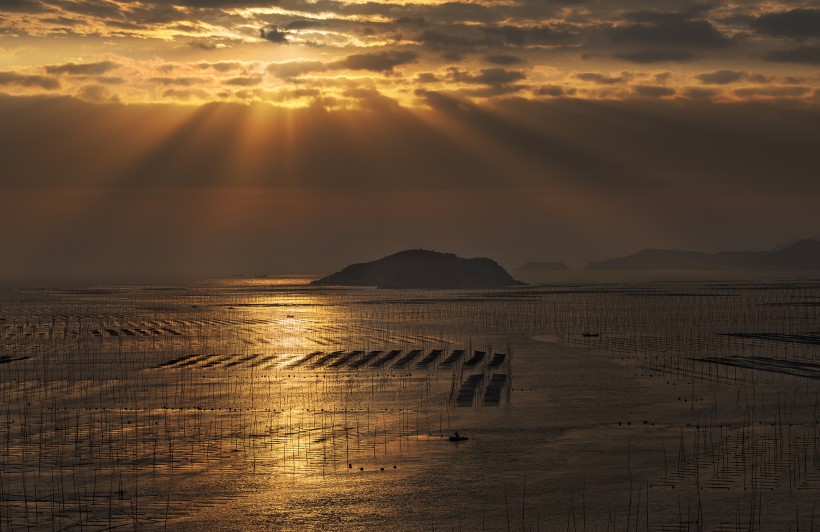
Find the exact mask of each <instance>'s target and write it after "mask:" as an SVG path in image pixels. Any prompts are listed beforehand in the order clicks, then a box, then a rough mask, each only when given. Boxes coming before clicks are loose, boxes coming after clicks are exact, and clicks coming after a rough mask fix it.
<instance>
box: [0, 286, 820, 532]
mask: <svg viewBox="0 0 820 532" xmlns="http://www.w3.org/2000/svg"><path fill="white" fill-rule="evenodd" d="M544 281H545V280H544V279H542V280H541V282H539V283H535V284H532V285H529V286H525V287H520V288H518V287H517V288H514V289H505V290H482V291H384V290H376V289H349V288H338V289H333V288H315V287H311V286H308V285H306V284H304V281H302V280H293V279H281V280H277V279H267V280H257V281H251V280H231V281H214V282H208V283H198V284H189V285H177V286H105V287H93V288H82V289H76V288H74V289H25V290H22V289H20V290H16V289H5V290H2V291H0V303H2V306H0V394H1V395H2V398H3V401H2V407H1V409H0V425H2V432H1V433H0V436H2V440H0V529H3V530H7V529H8V530H16V529H24V528H37V529H52V530H56V529H65V528H76V529H89V530H101V529H107V528H123V529H127V528H136V529H156V528H169V529H175V530H178V529H194V528H199V529H201V528H202V527H203V526H208V527H209V528H210V527H215V526H219V527H221V528H223V529H248V530H250V529H259V528H269V529H288V530H292V529H322V530H328V529H344V530H350V529H354V530H355V529H390V530H396V529H406V530H419V529H430V530H454V529H456V530H478V529H487V530H507V529H514V530H520V529H524V530H565V529H566V530H587V529H588V530H625V529H630V530H631V529H638V530H690V529H691V530H698V529H705V530H737V529H741V530H746V529H760V530H790V529H797V528H798V526H803V527H805V529H807V530H808V529H810V528H811V527H812V525H813V522H814V520H815V515H814V514H815V500H816V498H817V495H818V494H819V493H820V491H818V489H820V461H818V460H817V458H818V456H820V400H819V399H818V398H820V387H818V382H820V381H818V378H820V360H818V358H820V357H818V355H820V352H818V346H820V280H818V279H816V278H813V277H811V276H802V277H796V276H791V277H790V276H787V275H779V276H768V277H752V276H747V278H742V279H727V278H721V277H717V276H714V277H712V276H699V277H696V278H683V277H668V278H665V279H652V280H648V279H642V278H638V277H633V278H626V279H625V278H621V279H614V280H613V279H609V280H602V279H591V278H583V277H582V276H580V275H578V276H576V278H575V279H572V280H570V279H568V278H566V277H563V278H561V277H556V278H552V279H548V280H546V282H544ZM462 351H463V353H461V352H462ZM477 352H478V353H479V354H477ZM481 352H483V353H484V355H481V354H480V353H481ZM455 431H458V432H459V433H460V434H462V435H464V436H467V437H468V438H469V439H468V440H466V441H461V442H451V441H449V439H448V436H449V435H451V434H452V433H453V432H455ZM818 521H819V522H818V525H817V526H820V520H818Z"/></svg>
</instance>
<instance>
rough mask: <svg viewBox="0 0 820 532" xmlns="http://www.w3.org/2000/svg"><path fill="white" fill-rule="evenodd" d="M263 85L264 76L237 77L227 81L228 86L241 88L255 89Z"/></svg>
mask: <svg viewBox="0 0 820 532" xmlns="http://www.w3.org/2000/svg"><path fill="white" fill-rule="evenodd" d="M260 83H262V76H236V77H233V78H230V79H227V80H225V84H226V85H235V86H239V87H254V86H256V85H259V84H260Z"/></svg>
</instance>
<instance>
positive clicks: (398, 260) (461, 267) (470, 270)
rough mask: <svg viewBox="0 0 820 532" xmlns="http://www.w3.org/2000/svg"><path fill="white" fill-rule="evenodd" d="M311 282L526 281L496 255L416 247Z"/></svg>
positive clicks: (483, 284)
mask: <svg viewBox="0 0 820 532" xmlns="http://www.w3.org/2000/svg"><path fill="white" fill-rule="evenodd" d="M311 284H314V285H342V286H378V287H380V288H492V287H501V286H512V285H518V284H523V283H521V282H520V281H516V280H515V279H513V278H512V277H511V276H510V274H509V273H507V271H506V270H505V269H504V268H502V267H501V266H499V265H498V263H497V262H495V261H494V260H492V259H487V258H476V259H464V258H461V257H457V256H456V255H454V254H452V253H439V252H437V251H428V250H423V249H414V250H407V251H400V252H399V253H395V254H393V255H389V256H387V257H384V258H381V259H378V260H375V261H372V262H365V263H361V264H351V265H350V266H347V267H345V268H343V269H342V270H341V271H338V272H336V273H334V274H331V275H328V276H327V277H323V278H321V279H317V280H315V281H313V282H312V283H311Z"/></svg>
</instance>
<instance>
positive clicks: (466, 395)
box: [456, 373, 484, 406]
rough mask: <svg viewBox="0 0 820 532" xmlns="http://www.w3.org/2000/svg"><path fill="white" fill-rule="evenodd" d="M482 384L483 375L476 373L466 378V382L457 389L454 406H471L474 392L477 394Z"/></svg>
mask: <svg viewBox="0 0 820 532" xmlns="http://www.w3.org/2000/svg"><path fill="white" fill-rule="evenodd" d="M482 382H484V374H483V373H476V374H473V375H470V376H469V377H467V380H465V381H464V382H463V383H461V387H460V388H459V389H458V395H457V396H456V406H473V402H474V401H475V396H476V392H478V389H479V387H480V386H481V383H482Z"/></svg>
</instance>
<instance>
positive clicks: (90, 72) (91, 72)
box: [46, 61, 120, 76]
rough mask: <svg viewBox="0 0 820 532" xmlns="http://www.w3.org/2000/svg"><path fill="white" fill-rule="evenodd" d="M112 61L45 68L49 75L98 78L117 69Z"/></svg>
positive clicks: (67, 64) (117, 66)
mask: <svg viewBox="0 0 820 532" xmlns="http://www.w3.org/2000/svg"><path fill="white" fill-rule="evenodd" d="M119 66H120V65H119V64H117V63H114V62H113V61H98V62H96V63H65V64H62V65H51V66H47V67H46V72H48V73H49V74H68V75H70V76H99V75H102V74H105V73H106V72H110V71H111V70H114V69H116V68H119Z"/></svg>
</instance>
